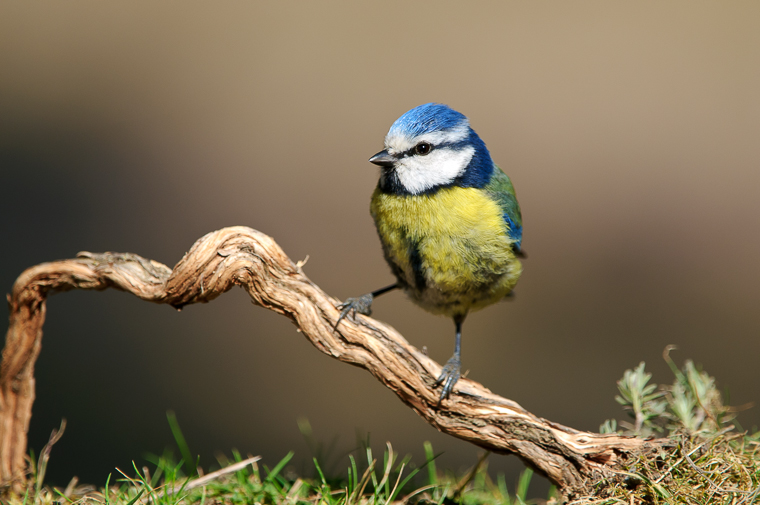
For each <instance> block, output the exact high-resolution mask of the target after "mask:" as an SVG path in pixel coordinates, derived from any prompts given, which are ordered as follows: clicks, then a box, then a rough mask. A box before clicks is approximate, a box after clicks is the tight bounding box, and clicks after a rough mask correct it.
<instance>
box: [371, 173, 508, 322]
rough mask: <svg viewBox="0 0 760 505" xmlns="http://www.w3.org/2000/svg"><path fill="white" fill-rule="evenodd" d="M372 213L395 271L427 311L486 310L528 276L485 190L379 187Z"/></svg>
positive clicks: (413, 297)
mask: <svg viewBox="0 0 760 505" xmlns="http://www.w3.org/2000/svg"><path fill="white" fill-rule="evenodd" d="M370 211H371V213H372V216H373V217H374V219H375V224H376V225H377V230H378V233H379V235H380V240H381V242H382V243H383V249H384V252H385V257H386V259H387V260H388V262H389V263H391V266H392V267H393V269H394V273H395V274H396V276H397V277H398V278H399V281H400V282H401V283H402V284H403V285H405V287H406V288H407V292H408V293H409V294H410V295H411V297H412V299H414V300H415V301H416V302H417V303H419V304H420V305H421V306H423V307H424V308H426V309H427V310H430V311H432V312H436V313H444V314H448V315H452V314H454V313H466V312H467V311H468V310H475V309H478V308H482V307H484V306H486V305H489V304H491V303H494V302H496V301H498V300H500V299H502V298H503V297H504V296H505V295H507V294H508V293H509V292H510V291H511V290H512V288H513V287H514V285H515V283H516V282H517V279H518V277H519V276H520V272H521V271H522V267H521V265H520V262H519V261H518V260H517V259H516V258H515V256H514V252H513V250H512V241H511V240H510V239H509V237H508V235H507V233H506V232H507V224H506V223H505V221H504V218H503V215H502V210H501V208H500V207H499V206H498V204H497V203H496V202H494V201H493V200H492V199H491V198H489V197H488V196H487V195H486V194H485V193H484V192H483V191H481V190H479V189H476V188H459V187H452V188H445V189H441V190H439V191H437V192H436V193H434V194H432V195H417V196H400V195H391V194H385V193H382V192H380V191H379V190H375V193H374V195H373V196H372V204H371V208H370ZM415 255H416V256H415ZM415 262H416V265H415ZM421 280H424V285H423V284H421V283H420V281H421Z"/></svg>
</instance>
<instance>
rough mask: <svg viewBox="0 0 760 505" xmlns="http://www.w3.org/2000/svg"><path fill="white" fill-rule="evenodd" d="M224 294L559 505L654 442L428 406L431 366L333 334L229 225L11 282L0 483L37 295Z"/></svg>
mask: <svg viewBox="0 0 760 505" xmlns="http://www.w3.org/2000/svg"><path fill="white" fill-rule="evenodd" d="M233 286H241V287H242V288H243V289H245V290H246V291H247V292H248V294H249V295H250V296H251V298H252V300H253V302H254V303H256V304H257V305H260V306H262V307H265V308H267V309H270V310H273V311H275V312H278V313H280V314H283V315H285V316H287V317H288V318H290V319H291V320H292V321H293V322H294V323H295V325H296V326H297V327H298V328H299V329H300V330H301V332H302V333H303V335H304V336H305V337H306V338H307V339H308V340H309V341H310V342H311V343H312V344H313V345H314V346H315V347H316V348H317V349H319V350H320V351H322V352H323V353H325V354H327V355H330V356H332V357H334V358H336V359H339V360H341V361H343V362H346V363H350V364H352V365H356V366H359V367H362V368H365V369H366V370H368V371H369V372H370V373H371V374H372V375H373V376H374V377H375V378H377V379H378V380H379V381H380V382H382V383H383V384H384V385H385V386H386V387H388V388H389V389H391V390H392V391H393V392H394V393H396V395H397V396H398V397H399V398H400V399H401V401H403V402H404V403H405V404H407V405H408V406H409V407H411V408H412V409H413V410H414V411H415V412H417V414H419V415H420V416H421V417H422V418H424V419H425V420H426V421H427V422H428V423H430V424H431V425H432V426H434V427H435V428H437V429H438V430H440V431H442V432H444V433H447V434H449V435H452V436H455V437H458V438H461V439H463V440H467V441H469V442H472V443H474V444H476V445H478V446H481V447H483V448H485V449H488V450H490V451H494V452H499V453H514V454H516V455H517V456H519V457H520V458H522V459H523V460H524V461H525V462H526V463H528V464H529V465H531V466H532V467H534V468H535V469H537V470H538V471H539V472H541V473H542V474H544V475H546V476H547V477H548V478H549V479H550V480H551V481H552V482H553V483H555V484H556V485H558V486H559V488H560V489H561V490H562V491H563V492H564V493H565V495H566V496H572V495H575V494H577V493H580V492H583V491H584V490H585V489H586V488H587V486H588V484H587V483H588V482H589V481H592V482H593V481H594V480H597V479H598V478H599V477H602V476H607V477H609V476H610V475H611V474H612V473H613V472H614V471H615V469H617V468H619V467H620V465H621V464H622V463H623V462H624V461H625V460H626V459H627V458H629V457H632V456H634V455H636V454H638V453H640V452H641V451H644V450H649V449H653V448H656V447H657V446H658V443H659V442H658V441H645V440H642V439H639V438H633V437H623V436H618V435H601V434H598V433H586V432H580V431H577V430H574V429H572V428H568V427H565V426H562V425H559V424H556V423H553V422H550V421H547V420H545V419H541V418H539V417H536V416H535V415H533V414H531V413H530V412H528V411H526V410H525V409H523V408H522V407H520V405H518V404H517V403H515V402H513V401H511V400H508V399H506V398H502V397H500V396H498V395H495V394H493V393H491V391H489V390H488V389H486V388H485V387H483V386H482V385H480V384H478V383H477V382H474V381H472V380H469V379H466V378H463V379H461V380H460V381H459V382H458V383H457V384H456V386H455V388H454V391H453V393H452V395H451V399H450V400H447V401H444V402H443V404H440V405H439V404H438V395H437V393H436V391H435V390H433V383H434V382H435V379H436V377H438V375H439V374H440V371H441V366H440V365H439V364H438V363H436V362H434V361H433V360H431V359H430V358H428V357H427V356H426V355H425V354H423V353H422V352H420V351H419V350H418V349H416V348H415V347H413V346H411V345H410V344H409V343H408V342H407V341H406V340H404V338H403V337H402V336H401V335H400V334H399V333H398V332H396V331H395V330H394V329H393V328H391V327H390V326H387V325H385V324H383V323H381V322H380V321H376V320H374V319H371V318H369V317H365V316H361V315H359V316H357V319H356V321H351V320H344V321H343V322H342V323H341V324H340V326H338V328H337V330H333V325H334V324H335V321H336V319H337V317H338V315H339V311H338V310H337V309H336V308H335V306H336V304H337V303H338V301H337V300H336V299H334V298H332V297H330V296H328V295H327V294H326V293H325V292H324V291H322V290H321V289H320V288H319V287H318V286H316V285H314V284H313V283H312V282H311V281H310V280H309V279H308V278H307V277H306V275H304V273H303V272H302V270H301V268H300V266H299V265H296V264H293V262H292V261H291V260H290V259H289V258H288V257H287V256H286V255H285V253H284V252H283V251H282V249H280V247H279V246H278V245H277V244H276V243H275V242H274V240H272V239H271V238H270V237H268V236H267V235H264V234H263V233H260V232H258V231H255V230H252V229H250V228H246V227H242V226H239V227H231V228H224V229H222V230H219V231H215V232H212V233H209V234H208V235H206V236H204V237H202V238H201V239H200V240H198V241H197V242H196V243H195V244H194V245H193V247H192V248H191V249H190V251H189V252H188V253H187V254H185V257H184V258H182V260H181V261H180V262H179V263H177V265H176V266H175V267H174V269H170V268H169V267H167V266H165V265H162V264H161V263H158V262H155V261H152V260H147V259H144V258H141V257H140V256H137V255H135V254H130V253H125V254H117V253H103V254H93V253H88V252H83V253H80V254H79V255H78V256H77V258H76V259H70V260H63V261H56V262H53V263H43V264H40V265H37V266H34V267H32V268H29V269H28V270H26V271H25V272H23V273H22V274H21V276H20V277H19V278H18V279H17V281H16V283H15V284H14V286H13V293H12V294H11V295H9V297H8V302H9V304H10V327H9V329H8V334H7V337H6V342H5V348H4V349H3V355H2V356H3V360H2V366H1V367H0V409H1V410H0V483H3V484H4V485H5V486H8V485H12V486H13V488H14V489H16V490H18V489H20V488H21V486H23V484H24V479H25V472H26V468H25V461H24V457H25V454H26V434H27V430H28V427H29V420H30V417H31V408H32V402H33V401H34V363H35V361H36V359H37V356H38V354H39V351H40V343H41V339H42V325H43V323H44V320H45V301H46V298H47V296H48V294H51V293H54V292H59V291H67V290H70V289H96V290H102V289H106V288H116V289H120V290H123V291H128V292H130V293H132V294H134V295H136V296H138V297H140V298H142V299H143V300H148V301H151V302H155V303H165V304H169V305H171V306H173V307H176V308H181V307H182V306H184V305H188V304H191V303H198V302H208V301H210V300H213V299H214V298H216V297H217V296H219V295H221V294H222V293H224V292H225V291H227V290H229V289H230V288H232V287H233Z"/></svg>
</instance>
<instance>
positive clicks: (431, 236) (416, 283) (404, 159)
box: [335, 103, 523, 401]
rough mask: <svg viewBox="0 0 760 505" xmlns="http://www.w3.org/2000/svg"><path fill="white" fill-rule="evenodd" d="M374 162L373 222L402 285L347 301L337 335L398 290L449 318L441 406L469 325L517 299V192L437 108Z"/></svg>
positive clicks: (472, 136) (400, 128)
mask: <svg viewBox="0 0 760 505" xmlns="http://www.w3.org/2000/svg"><path fill="white" fill-rule="evenodd" d="M369 161H370V162H371V163H374V164H375V165H378V166H379V167H380V180H379V182H378V185H377V188H376V189H375V192H374V193H373V195H372V202H371V205H370V212H371V214H372V217H373V218H374V220H375V225H376V227H377V232H378V234H379V235H380V241H381V243H382V246H383V253H384V255H385V259H386V261H387V262H388V264H389V265H390V267H391V271H392V272H393V275H394V276H395V277H396V283H395V284H392V285H390V286H387V287H385V288H382V289H378V290H377V291H373V292H372V293H369V294H366V295H364V296H361V297H358V298H349V299H347V300H346V302H345V303H343V304H341V305H339V308H340V309H342V312H341V314H340V317H339V319H338V321H337V322H336V324H335V327H337V326H338V324H339V323H340V321H341V320H342V319H343V318H344V317H345V316H346V315H347V314H348V313H349V312H353V314H355V313H356V312H359V313H361V314H366V315H369V314H370V313H371V305H372V301H373V299H374V298H375V297H377V296H379V295H381V294H383V293H386V292H388V291H391V290H393V289H402V290H404V291H405V292H406V294H407V295H408V296H409V297H410V298H411V299H412V301H414V302H415V303H416V304H417V305H419V306H420V307H422V308H423V309H425V310H427V311H429V312H432V313H434V314H443V315H446V316H449V317H451V318H452V319H453V320H454V324H455V325H456V340H455V344H454V355H453V356H452V357H451V359H449V361H448V362H447V363H446V365H445V366H444V368H443V371H442V372H441V375H440V377H438V380H437V381H436V382H435V386H434V387H437V386H439V385H442V386H443V387H442V390H441V394H440V401H443V400H444V399H445V398H448V397H449V395H450V394H451V391H452V389H453V387H454V384H456V382H457V381H458V380H459V378H460V375H461V360H460V358H461V353H460V344H461V338H462V323H463V322H464V319H465V317H466V316H467V314H468V313H469V312H471V311H475V310H478V309H482V308H483V307H486V306H488V305H491V304H493V303H496V302H498V301H499V300H502V299H504V297H506V296H509V295H510V294H511V293H512V289H513V288H514V287H515V284H516V283H517V279H518V278H519V277H520V273H521V272H522V265H521V264H520V260H519V259H518V257H521V256H523V255H522V252H521V250H520V246H521V242H522V216H521V214H520V206H519V205H518V203H517V198H516V196H515V189H514V187H513V186H512V181H510V179H509V177H507V175H506V174H504V172H502V171H501V169H500V168H499V167H498V166H496V165H495V164H494V162H493V161H492V160H491V155H490V154H489V152H488V149H487V148H486V145H485V143H484V142H483V141H482V140H481V139H480V137H479V136H478V134H477V133H475V131H474V130H473V129H472V128H471V127H470V122H469V120H468V119H467V118H466V117H465V116H464V115H462V114H461V113H459V112H457V111H455V110H453V109H451V108H449V107H448V106H446V105H443V104H438V103H427V104H424V105H420V106H419V107H415V108H414V109H412V110H410V111H408V112H406V113H405V114H403V115H402V116H401V117H400V118H398V119H397V120H396V121H395V122H394V123H393V125H392V126H391V128H390V130H389V131H388V134H387V135H386V136H385V149H383V150H382V151H380V152H379V153H377V154H375V155H374V156H372V157H371V158H370V159H369Z"/></svg>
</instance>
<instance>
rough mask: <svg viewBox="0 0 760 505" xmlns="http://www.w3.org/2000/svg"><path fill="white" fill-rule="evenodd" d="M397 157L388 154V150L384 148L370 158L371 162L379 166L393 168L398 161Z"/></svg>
mask: <svg viewBox="0 0 760 505" xmlns="http://www.w3.org/2000/svg"><path fill="white" fill-rule="evenodd" d="M396 161H397V158H396V157H395V156H393V155H391V154H388V151H385V150H382V151H380V152H379V153H377V154H376V155H374V156H373V157H371V158H370V159H369V162H370V163H374V164H375V165H377V166H379V167H385V168H391V167H393V164H394V163H396Z"/></svg>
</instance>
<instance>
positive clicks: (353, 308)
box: [333, 283, 399, 330]
mask: <svg viewBox="0 0 760 505" xmlns="http://www.w3.org/2000/svg"><path fill="white" fill-rule="evenodd" d="M397 287H399V285H398V283H396V284H391V285H390V286H385V287H384V288H380V289H377V290H375V291H373V292H371V293H367V294H366V295H362V296H360V297H358V298H346V301H345V302H343V303H341V304H340V305H338V306H337V308H338V309H339V310H340V311H341V312H340V316H338V320H337V321H335V326H333V330H335V329H337V328H338V325H339V324H340V322H341V321H342V320H343V318H344V317H346V316H347V315H348V314H349V313H351V316H352V317H353V318H356V313H357V312H358V313H359V314H364V315H365V316H369V315H370V314H372V301H373V300H374V299H375V297H378V296H380V295H383V294H385V293H387V292H388V291H392V290H394V289H396V288H397Z"/></svg>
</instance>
